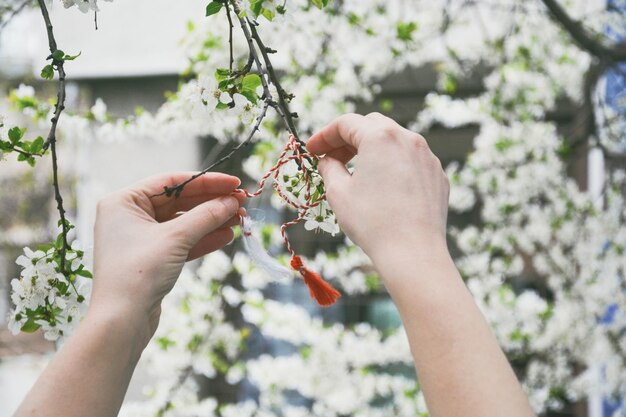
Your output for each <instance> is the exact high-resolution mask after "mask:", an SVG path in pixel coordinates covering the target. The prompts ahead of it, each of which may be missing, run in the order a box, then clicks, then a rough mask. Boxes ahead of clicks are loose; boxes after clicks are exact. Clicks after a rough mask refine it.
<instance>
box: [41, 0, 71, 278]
mask: <svg viewBox="0 0 626 417" xmlns="http://www.w3.org/2000/svg"><path fill="white" fill-rule="evenodd" d="M37 2H38V4H39V8H40V9H41V15H42V16H43V20H44V22H45V24H46V30H47V34H48V46H49V48H50V57H49V58H50V59H52V65H53V67H55V68H56V71H57V73H58V74H59V88H58V92H57V103H56V106H55V108H54V115H53V116H52V119H51V120H50V121H51V123H52V125H51V126H50V131H49V132H48V138H47V139H46V142H45V144H44V148H43V149H44V151H45V150H47V149H48V148H50V153H51V157H52V183H53V187H54V199H55V200H56V203H57V211H58V212H59V217H60V220H61V233H62V235H63V245H62V248H61V253H60V254H59V255H60V257H61V265H60V267H61V273H62V274H64V275H65V276H67V275H68V274H67V271H66V269H65V267H66V260H65V257H66V250H67V249H68V248H69V244H68V242H67V233H68V231H69V230H68V225H67V220H66V217H65V208H64V206H63V197H62V195H61V187H60V185H59V166H58V155H57V148H56V142H57V140H56V131H57V125H58V123H59V118H60V117H61V113H63V110H65V69H64V68H63V64H64V63H63V60H56V59H55V58H54V57H53V56H52V55H53V54H54V53H55V52H56V51H57V50H58V48H57V43H56V39H55V38H54V30H53V29H54V28H53V27H52V21H51V20H50V15H49V13H48V8H47V6H46V3H45V0H37Z"/></svg>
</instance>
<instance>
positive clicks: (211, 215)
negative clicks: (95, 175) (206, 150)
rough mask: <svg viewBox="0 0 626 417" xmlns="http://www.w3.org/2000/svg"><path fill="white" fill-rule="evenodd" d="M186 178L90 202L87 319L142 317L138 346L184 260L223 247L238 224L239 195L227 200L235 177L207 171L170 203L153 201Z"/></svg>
mask: <svg viewBox="0 0 626 417" xmlns="http://www.w3.org/2000/svg"><path fill="white" fill-rule="evenodd" d="M193 174H194V173H193V172H180V173H173V174H166V175H160V176H155V177H151V178H148V179H146V180H143V181H141V182H138V183H136V184H134V185H132V186H130V187H128V188H126V189H124V190H121V191H118V192H115V193H113V194H111V195H109V196H107V197H106V198H104V199H103V200H102V201H100V202H99V203H98V210H97V215H96V225H95V237H94V288H93V295H92V299H91V305H90V311H89V313H88V315H89V314H91V315H95V316H97V315H98V313H99V312H104V311H106V312H107V313H106V314H108V315H110V314H112V313H111V312H113V314H121V315H123V316H124V317H127V318H128V319H129V320H130V319H133V318H138V319H139V320H143V321H142V323H145V324H147V328H146V331H145V334H143V335H142V342H143V343H144V345H145V344H147V342H148V340H149V339H150V337H151V336H152V335H153V334H154V331H155V330H156V327H157V324H158V319H159V315H160V312H161V308H160V305H161V300H162V299H163V296H165V295H166V294H167V293H168V292H170V290H171V289H172V287H173V286H174V284H175V283H176V280H177V279H178V276H179V274H180V272H181V270H182V267H183V265H184V263H185V262H186V261H188V260H191V259H195V258H198V257H200V256H203V255H205V254H207V253H209V252H212V251H214V250H217V249H220V248H222V247H223V246H224V245H226V244H227V243H229V242H230V241H231V240H232V239H233V231H232V229H231V226H234V225H235V224H237V223H238V216H237V214H238V210H240V206H241V204H242V202H243V199H244V197H243V194H241V193H237V194H236V197H234V196H232V193H233V191H234V190H235V189H236V188H237V187H238V186H239V184H240V180H239V179H238V178H237V177H233V176H230V175H226V174H220V173H209V174H206V175H203V176H201V177H199V178H197V179H196V180H194V181H192V182H190V183H189V184H187V185H186V186H185V188H184V189H183V192H182V193H181V195H180V196H179V197H178V198H174V197H167V196H165V195H161V196H155V194H159V193H161V192H162V191H163V187H165V186H172V185H175V184H177V183H180V182H182V181H184V180H186V179H187V178H189V177H190V176H191V175H193ZM241 210H243V209H241ZM180 212H184V213H182V214H181V213H180ZM143 327H145V326H143ZM140 328H141V327H140Z"/></svg>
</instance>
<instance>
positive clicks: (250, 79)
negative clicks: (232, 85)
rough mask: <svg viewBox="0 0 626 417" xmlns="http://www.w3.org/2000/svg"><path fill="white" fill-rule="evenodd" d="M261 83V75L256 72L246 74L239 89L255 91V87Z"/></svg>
mask: <svg viewBox="0 0 626 417" xmlns="http://www.w3.org/2000/svg"><path fill="white" fill-rule="evenodd" d="M260 85H261V77H259V76H258V75H257V74H248V75H246V76H245V77H243V80H242V81H241V90H242V92H243V91H251V92H256V89H257V87H259V86H260Z"/></svg>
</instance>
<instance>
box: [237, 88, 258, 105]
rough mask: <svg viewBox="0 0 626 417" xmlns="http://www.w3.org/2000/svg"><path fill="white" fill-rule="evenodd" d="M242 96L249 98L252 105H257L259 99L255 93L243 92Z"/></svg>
mask: <svg viewBox="0 0 626 417" xmlns="http://www.w3.org/2000/svg"><path fill="white" fill-rule="evenodd" d="M241 95H242V96H244V97H245V98H247V99H248V100H249V101H250V102H251V103H253V104H256V102H257V101H258V97H257V95H256V93H255V92H254V91H248V90H245V91H241Z"/></svg>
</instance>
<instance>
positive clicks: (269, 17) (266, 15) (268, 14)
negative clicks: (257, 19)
mask: <svg viewBox="0 0 626 417" xmlns="http://www.w3.org/2000/svg"><path fill="white" fill-rule="evenodd" d="M261 15H263V17H264V18H266V19H267V20H269V21H270V22H271V21H272V20H274V17H275V16H276V13H275V12H274V11H273V10H270V9H263V11H261Z"/></svg>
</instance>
